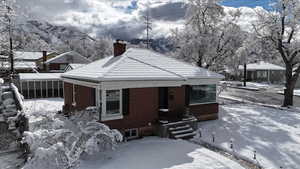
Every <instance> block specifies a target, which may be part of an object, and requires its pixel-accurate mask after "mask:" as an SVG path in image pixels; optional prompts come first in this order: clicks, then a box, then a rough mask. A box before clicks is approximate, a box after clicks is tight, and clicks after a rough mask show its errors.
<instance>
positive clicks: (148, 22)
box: [144, 5, 152, 49]
mask: <svg viewBox="0 0 300 169" xmlns="http://www.w3.org/2000/svg"><path fill="white" fill-rule="evenodd" d="M146 12H147V13H146V15H145V16H144V20H145V25H146V32H147V42H146V43H147V49H149V48H150V31H151V30H152V22H151V17H150V8H149V5H148V6H147V11H146Z"/></svg>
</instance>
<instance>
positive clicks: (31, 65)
mask: <svg viewBox="0 0 300 169" xmlns="http://www.w3.org/2000/svg"><path fill="white" fill-rule="evenodd" d="M14 68H15V69H36V68H37V66H36V63H35V62H24V61H15V62H14ZM0 69H10V62H0Z"/></svg>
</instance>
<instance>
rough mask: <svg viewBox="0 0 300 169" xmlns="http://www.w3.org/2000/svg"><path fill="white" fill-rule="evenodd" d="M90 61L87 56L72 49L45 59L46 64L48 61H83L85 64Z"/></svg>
mask: <svg viewBox="0 0 300 169" xmlns="http://www.w3.org/2000/svg"><path fill="white" fill-rule="evenodd" d="M90 62H91V61H90V60H89V59H88V58H86V57H84V56H82V55H80V54H79V53H77V52H74V51H70V52H66V53H63V54H60V55H58V56H56V57H54V58H51V59H49V60H47V61H46V63H47V64H49V63H80V64H82V63H85V64H87V63H90Z"/></svg>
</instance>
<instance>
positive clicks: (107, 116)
mask: <svg viewBox="0 0 300 169" xmlns="http://www.w3.org/2000/svg"><path fill="white" fill-rule="evenodd" d="M114 90H119V92H120V96H119V97H120V110H119V113H118V114H107V112H106V91H107V90H105V89H102V90H101V89H99V88H98V89H96V104H97V106H98V107H99V104H100V103H99V101H100V99H99V97H100V96H99V92H100V91H101V100H102V102H101V104H102V110H101V112H99V113H101V121H110V120H119V119H123V110H122V107H123V100H122V95H123V91H122V89H114ZM99 117H100V115H99Z"/></svg>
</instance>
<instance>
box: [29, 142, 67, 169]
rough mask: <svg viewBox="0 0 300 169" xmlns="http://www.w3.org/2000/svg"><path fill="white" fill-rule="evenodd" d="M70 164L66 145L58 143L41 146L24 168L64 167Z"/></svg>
mask: <svg viewBox="0 0 300 169" xmlns="http://www.w3.org/2000/svg"><path fill="white" fill-rule="evenodd" d="M70 166H71V165H70V163H69V159H68V156H67V154H66V151H65V148H64V145H63V144H62V143H57V144H54V145H52V146H50V147H48V148H44V147H39V148H38V149H37V150H36V151H35V154H34V157H33V158H32V159H31V160H29V161H28V163H26V165H25V166H24V167H23V169H40V168H42V169H64V168H69V167H70Z"/></svg>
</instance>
